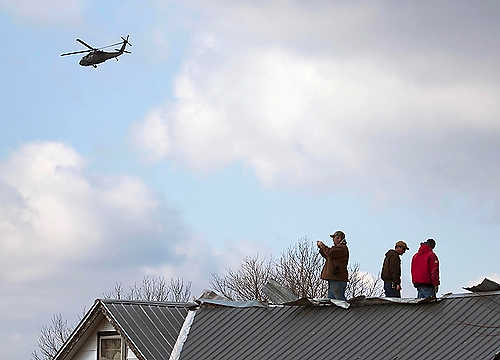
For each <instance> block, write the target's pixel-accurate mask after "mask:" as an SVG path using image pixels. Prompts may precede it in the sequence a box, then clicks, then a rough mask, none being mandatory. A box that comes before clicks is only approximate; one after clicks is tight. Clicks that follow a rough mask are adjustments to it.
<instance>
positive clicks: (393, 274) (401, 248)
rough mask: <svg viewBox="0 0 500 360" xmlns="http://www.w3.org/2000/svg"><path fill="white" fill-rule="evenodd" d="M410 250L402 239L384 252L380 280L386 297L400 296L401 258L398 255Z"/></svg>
mask: <svg viewBox="0 0 500 360" xmlns="http://www.w3.org/2000/svg"><path fill="white" fill-rule="evenodd" d="M406 250H410V248H409V247H408V245H406V243H405V242H404V241H398V242H397V243H396V246H395V247H394V250H392V249H391V250H389V251H387V252H386V253H385V259H384V265H382V280H384V292H385V296H386V297H395V298H400V297H401V258H400V256H401V255H403V254H404V253H405V251H406Z"/></svg>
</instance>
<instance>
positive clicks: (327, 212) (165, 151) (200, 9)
mask: <svg viewBox="0 0 500 360" xmlns="http://www.w3.org/2000/svg"><path fill="white" fill-rule="evenodd" d="M499 12H500V9H499V6H498V5H497V4H496V3H495V2H481V4H473V5H470V4H468V3H467V2H461V1H459V2H457V1H453V2H445V1H443V2H439V3H438V4H437V5H433V6H430V5H429V6H427V5H403V6H402V5H401V4H399V3H396V2H385V3H384V4H383V5H379V6H374V5H367V4H362V3H357V2H343V1H338V2H337V1H335V2H325V1H314V2H310V3H308V4H305V3H302V2H298V1H266V2H255V1H252V2H250V1H248V2H247V1H244V0H242V1H240V2H230V1H225V0H217V1H213V2H210V5H208V4H207V3H205V2H200V1H196V0H189V1H184V2H182V3H180V2H173V1H172V2H171V1H164V2H162V1H144V2H132V1H108V2H106V4H105V5H103V4H102V3H101V2H97V1H86V0H72V1H64V2H63V1H59V0H50V1H45V2H44V4H43V6H42V5H40V4H39V3H38V2H36V1H32V0H22V1H16V2H14V1H9V0H3V1H0V20H1V21H0V32H1V33H2V34H3V36H2V55H1V57H0V65H1V66H0V75H1V78H2V80H3V82H2V83H3V86H2V90H1V96H0V104H1V105H2V116H1V117H0V124H1V130H2V131H0V140H1V144H2V146H1V147H0V260H1V261H2V264H3V269H4V270H3V272H2V275H0V289H1V292H2V296H1V297H0V324H2V325H1V327H0V335H1V336H0V348H1V349H2V352H3V353H2V355H4V357H5V358H9V359H14V360H16V359H25V358H27V357H29V356H30V353H31V351H32V350H33V349H34V348H35V344H36V339H37V336H38V334H39V331H40V327H41V326H42V325H44V324H45V323H47V322H48V320H49V319H50V317H51V316H52V314H54V313H59V312H60V313H62V314H63V315H64V316H65V317H66V318H68V319H69V320H70V321H72V319H74V318H75V317H76V316H77V314H78V313H79V312H80V311H81V309H82V308H83V307H87V308H88V307H89V306H90V305H91V303H92V301H93V299H95V298H97V297H99V296H101V295H102V293H103V292H105V291H107V290H109V289H110V288H111V287H112V286H113V284H114V283H115V281H122V282H123V283H125V284H127V283H130V284H131V283H133V282H134V281H136V280H138V279H141V278H142V277H143V276H144V275H146V274H161V275H165V276H175V277H177V276H180V277H183V278H185V279H187V280H191V281H192V282H193V290H194V292H195V294H196V293H197V292H200V291H201V290H202V289H204V288H207V287H208V286H209V284H208V278H209V274H210V273H211V272H222V271H224V269H225V268H227V267H228V266H232V267H234V266H237V264H238V263H239V262H240V261H241V259H242V258H243V257H244V256H248V255H254V254H256V253H257V252H258V253H259V254H262V255H265V256H270V255H274V256H277V255H279V254H280V252H281V251H282V250H284V249H285V248H287V247H288V246H290V245H291V244H292V243H293V242H294V241H295V240H297V239H298V238H301V237H304V236H306V237H307V238H308V239H310V241H311V242H313V241H316V240H320V239H321V240H323V241H329V239H328V234H329V233H331V232H333V231H335V230H338V229H341V230H343V231H345V232H346V234H347V240H348V243H349V247H350V252H351V262H358V263H359V264H360V266H361V269H362V270H363V271H366V272H369V273H371V274H374V275H376V274H377V273H378V272H379V271H380V267H381V263H382V260H383V256H384V254H385V252H386V251H387V250H388V249H389V248H392V247H393V245H394V243H395V242H396V241H397V240H405V241H406V242H407V243H408V245H409V246H410V248H411V251H410V252H409V254H408V253H407V254H405V255H404V256H403V259H402V260H403V285H404V286H403V294H404V295H405V296H415V290H414V289H413V288H412V286H411V284H410V280H411V279H410V275H409V274H410V272H409V270H410V269H409V263H410V259H411V255H412V254H413V253H414V251H416V250H417V248H418V245H419V243H420V242H421V241H424V240H425V239H426V238H427V237H434V238H435V239H436V241H437V247H436V253H437V254H438V256H439V258H440V261H441V277H442V285H441V288H440V293H441V294H444V293H446V292H455V293H456V292H461V291H462V290H461V287H462V286H466V285H470V284H471V283H472V282H476V281H478V280H480V279H482V278H483V277H486V276H488V277H490V278H492V279H496V280H497V281H498V280H500V275H499V274H500V270H499V268H498V265H497V264H498V263H497V259H496V257H497V254H498V253H499V250H500V246H499V243H498V240H497V237H498V234H499V230H500V207H499V205H498V204H499V203H500V193H499V191H498V185H497V184H498V183H499V182H500V168H499V167H498V153H499V150H500V122H499V121H498V118H499V111H498V106H497V104H498V100H500V96H499V95H500V91H499V90H500V88H499V86H498V84H499V80H500V73H499V72H498V69H497V64H498V61H499V60H500V53H499V50H498V49H500V46H499V44H498V41H499V40H498V39H500V36H499V35H500V34H499V33H500V25H498V21H497V19H498V15H500V14H499ZM127 34H130V41H131V43H132V45H133V46H132V47H131V48H130V50H131V51H132V54H130V55H123V56H122V57H120V60H119V61H118V62H116V61H114V60H109V61H107V62H105V63H104V64H102V65H100V66H99V67H98V68H97V69H93V68H84V67H81V66H79V65H78V61H79V59H80V56H78V55H75V56H67V57H60V56H59V55H60V54H61V53H63V52H69V51H77V50H80V49H82V50H83V48H82V46H81V45H80V44H78V43H77V42H76V41H75V39H76V38H81V39H83V40H84V41H86V42H87V43H89V44H92V45H95V46H104V45H108V44H110V43H115V42H118V41H119V40H120V36H126V35H127Z"/></svg>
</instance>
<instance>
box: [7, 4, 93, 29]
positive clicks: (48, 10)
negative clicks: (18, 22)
mask: <svg viewBox="0 0 500 360" xmlns="http://www.w3.org/2000/svg"><path fill="white" fill-rule="evenodd" d="M84 3H85V0H44V1H37V0H0V10H5V11H6V12H8V13H10V14H12V15H14V16H17V17H19V18H22V19H28V20H29V21H32V22H35V23H40V24H54V23H59V24H61V23H62V24H71V23H74V22H75V21H79V20H81V15H82V11H83V8H84Z"/></svg>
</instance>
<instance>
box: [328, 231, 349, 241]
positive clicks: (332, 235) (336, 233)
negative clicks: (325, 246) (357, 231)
mask: <svg viewBox="0 0 500 360" xmlns="http://www.w3.org/2000/svg"><path fill="white" fill-rule="evenodd" d="M336 235H339V236H340V238H341V239H342V240H344V239H345V234H344V233H343V232H342V231H340V230H339V231H335V232H334V233H333V234H330V237H331V238H333V237H335V236H336Z"/></svg>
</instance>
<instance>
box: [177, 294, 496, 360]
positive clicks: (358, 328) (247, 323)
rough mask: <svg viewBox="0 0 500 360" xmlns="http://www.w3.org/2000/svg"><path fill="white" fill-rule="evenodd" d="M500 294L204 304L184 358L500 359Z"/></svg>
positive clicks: (184, 351) (186, 343)
mask: <svg viewBox="0 0 500 360" xmlns="http://www.w3.org/2000/svg"><path fill="white" fill-rule="evenodd" d="M499 350H500V293H498V292H497V293H495V294H488V295H477V294H471V295H470V296H461V297H448V298H442V299H441V301H439V302H433V303H419V304H405V303H386V304H376V305H371V306H357V307H355V306H352V307H351V308H349V309H347V310H345V309H341V308H338V307H336V306H318V307H301V306H277V307H268V308H243V309H242V308H228V307H203V306H202V307H201V308H200V309H199V310H198V311H197V314H196V317H195V319H194V322H193V324H192V326H191V329H190V333H189V336H188V338H187V340H186V342H185V343H184V346H183V350H182V353H181V356H180V360H195V359H196V360H199V359H218V360H225V359H227V360H229V359H255V360H257V359H273V360H280V359H283V360H285V359H286V360H290V359H318V360H320V359H374V360H376V359H381V360H382V359H383V360H387V359H389V360H396V359H397V360H403V359H419V360H424V359H454V360H455V359H459V358H460V359H493V358H494V356H495V354H496V353H497V352H498V351H499Z"/></svg>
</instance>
